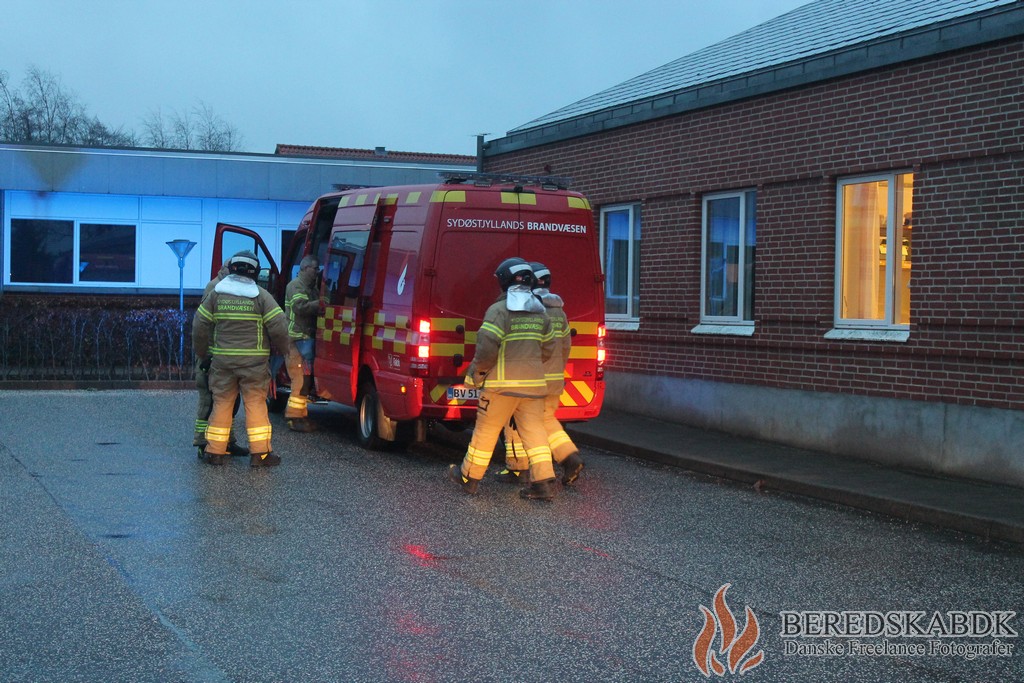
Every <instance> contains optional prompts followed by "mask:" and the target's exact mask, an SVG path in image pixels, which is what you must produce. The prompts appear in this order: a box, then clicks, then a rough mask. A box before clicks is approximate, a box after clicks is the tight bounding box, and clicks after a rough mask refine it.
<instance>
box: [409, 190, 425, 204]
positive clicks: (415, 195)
mask: <svg viewBox="0 0 1024 683" xmlns="http://www.w3.org/2000/svg"><path fill="white" fill-rule="evenodd" d="M422 194H423V193H422V192H410V193H409V194H408V196H407V197H406V198H405V203H406V204H418V203H419V201H420V195H422Z"/></svg>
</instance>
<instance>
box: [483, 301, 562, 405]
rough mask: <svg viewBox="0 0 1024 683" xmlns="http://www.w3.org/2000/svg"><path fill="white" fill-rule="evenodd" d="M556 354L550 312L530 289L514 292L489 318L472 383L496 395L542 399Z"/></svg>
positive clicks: (486, 316)
mask: <svg viewBox="0 0 1024 683" xmlns="http://www.w3.org/2000/svg"><path fill="white" fill-rule="evenodd" d="M513 290H516V291H513ZM519 290H526V292H527V293H529V296H522V294H523V292H521V291H519ZM554 353H555V340H554V336H553V334H552V327H551V320H550V319H549V318H548V316H547V315H546V314H545V313H544V307H543V306H542V305H541V304H540V302H539V301H538V300H537V298H536V297H535V296H533V293H532V292H530V290H529V288H527V287H525V286H521V285H516V286H513V287H509V290H508V292H507V293H506V294H503V295H502V296H501V298H500V299H498V300H497V301H496V302H494V303H493V304H491V306H490V308H488V309H487V312H486V313H485V314H484V320H483V324H481V325H480V330H479V331H478V332H477V336H476V353H475V354H474V356H473V361H472V362H471V363H470V365H469V369H468V370H467V372H466V377H467V382H468V383H470V384H475V385H476V386H479V387H481V388H484V389H486V390H487V391H490V392H494V393H496V394H504V395H507V396H521V397H528V398H540V397H543V396H546V395H547V391H548V389H547V382H546V380H545V377H544V363H546V362H547V360H548V359H549V358H551V356H552V355H554Z"/></svg>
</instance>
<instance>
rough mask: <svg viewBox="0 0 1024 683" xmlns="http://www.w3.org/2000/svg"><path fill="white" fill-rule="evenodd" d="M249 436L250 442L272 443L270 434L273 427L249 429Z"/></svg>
mask: <svg viewBox="0 0 1024 683" xmlns="http://www.w3.org/2000/svg"><path fill="white" fill-rule="evenodd" d="M245 431H246V433H247V434H248V435H249V441H250V442H252V441H270V432H271V431H272V429H271V426H270V425H269V424H268V425H264V426H261V427H249V428H248V429H246V430H245Z"/></svg>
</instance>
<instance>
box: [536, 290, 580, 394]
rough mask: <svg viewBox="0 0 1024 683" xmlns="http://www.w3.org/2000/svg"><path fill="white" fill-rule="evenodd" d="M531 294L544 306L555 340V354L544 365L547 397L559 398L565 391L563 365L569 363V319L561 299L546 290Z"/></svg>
mask: <svg viewBox="0 0 1024 683" xmlns="http://www.w3.org/2000/svg"><path fill="white" fill-rule="evenodd" d="M533 293H534V294H535V295H536V296H537V298H538V299H540V301H541V303H542V304H544V309H545V311H546V313H547V315H548V319H549V320H551V334H552V336H553V338H554V340H555V352H554V353H553V354H551V358H548V359H547V361H546V362H545V363H544V379H545V380H546V381H547V384H548V395H549V396H561V395H562V391H563V390H564V389H565V364H566V363H568V362H569V351H570V350H571V349H572V336H571V335H570V334H569V318H567V317H566V315H565V310H563V308H562V307H563V305H564V302H563V301H562V297H560V296H558V295H557V294H552V293H551V292H550V291H548V290H546V289H535V290H533Z"/></svg>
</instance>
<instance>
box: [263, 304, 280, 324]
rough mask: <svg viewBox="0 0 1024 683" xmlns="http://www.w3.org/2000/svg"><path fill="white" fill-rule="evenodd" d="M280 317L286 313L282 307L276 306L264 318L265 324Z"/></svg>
mask: <svg viewBox="0 0 1024 683" xmlns="http://www.w3.org/2000/svg"><path fill="white" fill-rule="evenodd" d="M279 315H284V311H282V310H281V307H280V306H274V308H273V309H272V310H271V311H270V313H267V314H266V315H264V316H263V322H270V321H271V320H273V319H274V318H276V317H277V316H279Z"/></svg>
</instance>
